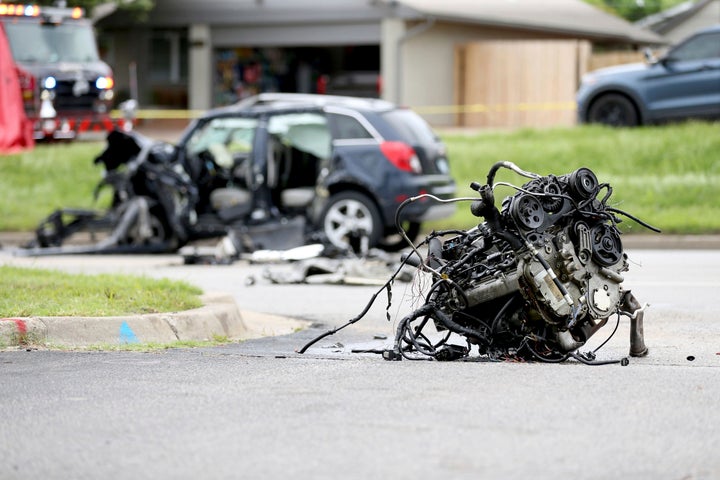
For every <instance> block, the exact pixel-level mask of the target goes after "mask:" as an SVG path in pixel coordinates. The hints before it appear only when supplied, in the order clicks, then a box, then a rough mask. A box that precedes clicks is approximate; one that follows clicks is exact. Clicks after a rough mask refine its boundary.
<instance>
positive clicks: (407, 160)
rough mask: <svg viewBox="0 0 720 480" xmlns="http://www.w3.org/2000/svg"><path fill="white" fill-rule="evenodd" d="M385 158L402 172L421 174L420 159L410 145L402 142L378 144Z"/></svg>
mask: <svg viewBox="0 0 720 480" xmlns="http://www.w3.org/2000/svg"><path fill="white" fill-rule="evenodd" d="M380 151H382V153H383V155H385V158H387V159H388V160H389V161H390V163H392V164H393V165H395V167H397V168H398V169H400V170H402V171H403V172H410V173H421V172H422V168H421V166H420V159H419V158H418V156H417V154H416V153H415V149H413V148H412V147H411V146H410V145H408V144H407V143H403V142H382V143H381V144H380Z"/></svg>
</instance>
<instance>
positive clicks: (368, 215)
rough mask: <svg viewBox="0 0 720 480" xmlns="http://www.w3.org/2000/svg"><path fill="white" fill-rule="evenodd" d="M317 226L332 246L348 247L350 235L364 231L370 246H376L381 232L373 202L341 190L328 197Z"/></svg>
mask: <svg viewBox="0 0 720 480" xmlns="http://www.w3.org/2000/svg"><path fill="white" fill-rule="evenodd" d="M320 226H321V228H322V230H323V232H324V233H325V235H326V236H327V239H328V240H329V241H330V243H332V244H333V245H335V246H337V247H340V248H348V247H349V246H351V245H350V243H351V240H352V239H353V234H354V233H357V232H359V231H361V230H363V231H365V232H367V234H368V237H369V247H374V246H375V245H377V243H378V241H379V240H380V236H381V234H382V230H383V227H382V220H381V219H380V213H379V212H378V209H377V207H376V206H375V203H373V201H372V200H371V199H370V198H369V197H368V196H367V195H364V194H362V193H359V192H353V191H349V192H340V193H337V194H335V195H333V196H331V197H330V198H329V199H328V201H327V203H326V204H325V207H324V208H323V210H322V214H321V215H320Z"/></svg>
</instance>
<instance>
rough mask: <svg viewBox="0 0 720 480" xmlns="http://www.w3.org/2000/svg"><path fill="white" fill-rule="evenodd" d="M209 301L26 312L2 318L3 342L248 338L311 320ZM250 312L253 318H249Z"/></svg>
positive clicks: (212, 297) (223, 298)
mask: <svg viewBox="0 0 720 480" xmlns="http://www.w3.org/2000/svg"><path fill="white" fill-rule="evenodd" d="M202 301H203V303H204V305H203V306H202V307H200V308H196V309H193V310H187V311H183V312H172V313H154V314H146V315H129V316H121V317H26V318H2V319H0V347H18V346H23V345H57V346H66V347H87V346H91V345H125V344H132V343H161V344H167V343H173V342H177V341H205V340H213V339H214V338H216V337H223V338H228V339H231V340H246V339H250V338H257V337H263V336H268V335H283V334H288V333H292V332H294V331H297V330H298V329H302V328H305V327H306V326H307V323H306V322H302V321H300V320H294V319H289V318H284V317H277V316H273V315H263V314H257V313H252V312H245V313H244V314H243V313H241V312H240V309H239V308H238V306H237V304H236V303H235V300H234V298H233V297H232V296H231V295H227V294H222V293H214V294H206V295H203V296H202ZM246 318H247V321H246Z"/></svg>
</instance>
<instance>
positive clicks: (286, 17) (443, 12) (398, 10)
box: [102, 0, 663, 44]
mask: <svg viewBox="0 0 720 480" xmlns="http://www.w3.org/2000/svg"><path fill="white" fill-rule="evenodd" d="M118 14H120V15H118ZM388 16H398V17H401V18H406V19H410V20H412V19H422V18H428V17H432V18H435V19H438V20H445V21H450V22H459V23H471V24H476V25H487V26H495V27H506V28H521V29H526V30H534V31H543V32H553V33H559V34H564V35H571V36H577V37H579V38H588V39H591V40H605V41H618V42H623V43H650V44H660V43H663V40H662V39H661V37H659V36H657V35H656V34H654V33H653V32H649V31H647V30H643V29H640V28H637V27H635V26H633V25H632V24H630V23H628V22H626V21H625V20H623V19H621V18H619V17H615V16H613V15H610V14H608V13H605V12H603V11H601V10H599V9H596V8H594V7H592V6H590V5H588V4H587V3H585V2H583V1H582V0H482V1H479V0H443V1H438V0H313V2H312V3H310V4H308V2H306V1H305V0H205V1H197V0H155V8H154V9H153V10H152V11H151V12H150V15H149V19H148V25H151V26H158V27H184V26H187V25H190V24H193V23H207V24H210V25H218V26H228V25H239V26H242V25H248V26H253V27H257V26H261V25H290V24H295V25H297V24H305V25H307V24H313V23H315V24H322V23H327V24H330V23H343V22H345V23H379V22H380V20H381V19H382V18H385V17H388ZM113 17H115V19H114V21H113ZM102 22H103V23H104V24H106V25H123V24H125V25H127V22H126V19H123V18H122V15H121V12H117V13H115V14H113V15H111V16H110V18H107V19H104V20H103V21H102ZM318 34H319V35H322V32H321V31H318Z"/></svg>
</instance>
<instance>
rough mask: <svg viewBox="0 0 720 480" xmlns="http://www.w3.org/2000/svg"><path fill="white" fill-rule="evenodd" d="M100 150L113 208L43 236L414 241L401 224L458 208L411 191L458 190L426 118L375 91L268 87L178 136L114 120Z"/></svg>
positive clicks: (356, 246) (64, 214) (51, 225)
mask: <svg viewBox="0 0 720 480" xmlns="http://www.w3.org/2000/svg"><path fill="white" fill-rule="evenodd" d="M95 162H96V163H99V164H103V165H104V166H105V169H106V174H105V175H104V177H103V180H102V181H101V182H100V184H99V185H98V189H97V190H96V192H97V191H99V190H100V189H101V188H102V187H105V186H109V187H111V188H112V190H113V196H112V198H113V201H112V205H111V207H110V209H109V210H108V211H107V212H104V213H99V212H95V211H91V210H77V209H63V210H58V211H56V212H54V213H53V214H51V215H50V216H49V217H48V219H47V220H45V221H44V222H42V223H41V225H40V227H39V228H38V230H37V237H38V239H37V242H36V243H35V246H37V247H40V248H43V249H45V250H44V251H45V252H48V251H50V250H48V247H54V248H55V249H64V250H62V251H67V248H65V247H64V246H63V243H65V240H66V239H68V238H69V237H70V236H71V235H73V234H74V233H77V232H81V231H89V232H90V233H93V234H94V233H96V232H102V231H104V232H107V233H108V235H107V238H104V239H103V240H102V241H101V242H99V243H97V244H96V245H94V246H92V247H88V248H85V249H84V250H83V251H92V252H118V253H119V252H125V251H128V252H138V251H148V252H150V251H174V250H176V249H177V248H179V247H181V246H183V245H184V244H187V243H189V242H192V241H195V240H200V239H207V238H217V237H225V236H228V237H230V240H231V241H232V243H233V245H234V247H235V248H236V250H237V251H253V250H258V249H273V250H285V249H288V248H293V247H297V246H300V245H304V244H307V243H318V242H321V243H323V244H325V245H327V246H330V247H337V248H340V249H347V248H351V249H353V250H355V251H366V250H367V248H370V247H374V246H378V247H381V248H385V249H386V250H394V249H399V248H400V247H403V246H406V245H407V239H406V238H402V236H401V235H399V234H398V229H397V227H396V226H400V227H402V228H403V231H404V232H406V235H407V237H409V239H410V240H412V239H414V238H415V237H416V236H417V234H418V233H419V231H420V225H421V224H422V223H423V222H425V221H429V220H434V219H439V218H442V217H445V216H449V215H451V214H452V213H453V207H452V204H446V203H442V202H432V201H429V200H428V199H427V198H426V197H425V196H423V197H422V200H420V201H413V202H409V201H407V200H408V199H410V198H414V197H417V196H422V195H424V194H429V195H432V196H434V197H436V198H439V199H447V198H450V197H452V196H453V194H454V192H455V183H454V181H453V179H452V177H451V176H450V173H449V166H448V161H447V158H446V154H445V146H444V145H443V143H442V142H441V141H440V140H439V139H438V137H437V136H435V134H434V133H433V132H432V130H431V129H430V128H429V126H428V125H427V124H426V123H425V122H424V121H423V120H422V119H421V118H420V117H419V116H417V115H416V114H415V113H413V112H412V111H410V110H407V109H402V108H398V107H396V106H395V105H393V104H390V103H388V102H384V101H380V100H368V99H358V98H352V97H334V96H321V95H298V94H263V95H259V96H255V97H251V98H249V99H246V100H244V101H242V102H240V103H238V104H236V105H233V106H230V107H224V108H219V109H215V110H211V111H210V112H208V113H207V114H206V115H204V116H203V117H201V118H198V119H196V120H195V121H193V122H192V123H191V124H190V126H189V127H188V128H187V129H186V130H185V132H184V133H183V134H182V136H181V138H180V140H179V142H178V143H177V145H170V144H168V143H165V142H157V141H153V140H151V139H148V138H146V137H144V136H143V135H140V134H138V133H136V132H120V131H113V132H111V133H110V135H108V139H107V147H106V149H105V150H104V151H103V152H102V153H101V154H100V155H99V156H98V157H97V158H96V160H95ZM401 204H406V208H403V209H402V211H401V214H400V215H398V216H397V218H396V212H397V211H398V206H400V205H401ZM448 205H449V206H448Z"/></svg>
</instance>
